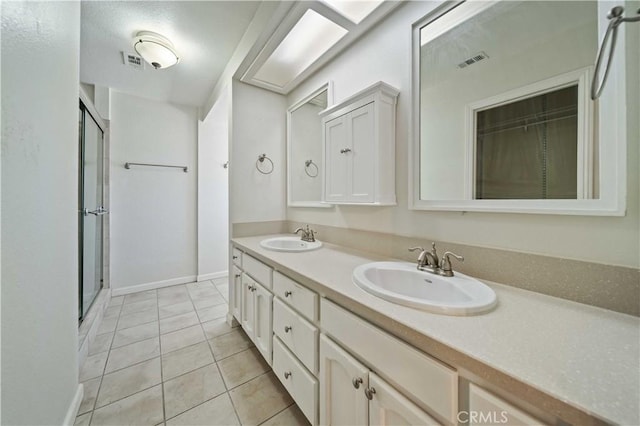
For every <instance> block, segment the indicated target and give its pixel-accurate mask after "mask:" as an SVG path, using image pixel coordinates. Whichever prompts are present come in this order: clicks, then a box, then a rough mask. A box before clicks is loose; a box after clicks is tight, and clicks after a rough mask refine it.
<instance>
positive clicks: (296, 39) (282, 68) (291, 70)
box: [255, 9, 348, 87]
mask: <svg viewBox="0 0 640 426" xmlns="http://www.w3.org/2000/svg"><path fill="white" fill-rule="evenodd" d="M347 32H348V31H347V30H346V29H344V28H342V27H341V26H340V25H338V24H336V23H335V22H333V21H331V20H329V19H327V18H325V17H324V16H322V15H320V14H319V13H317V12H316V11H314V10H312V9H309V10H307V11H306V12H305V13H304V15H302V17H301V18H300V19H299V20H298V22H297V23H296V24H295V25H294V27H293V28H291V31H289V33H288V34H287V36H286V37H285V38H284V40H282V42H281V43H280V44H279V45H278V47H277V48H276V49H275V50H274V51H273V53H272V54H271V55H270V56H269V57H268V58H267V60H266V61H265V62H264V64H263V65H262V67H260V69H259V70H258V72H257V73H256V74H255V78H256V79H258V80H262V81H265V82H268V83H271V84H275V85H277V86H280V87H284V86H285V85H286V84H287V83H289V82H290V81H292V80H293V79H294V78H296V77H297V76H298V75H299V74H300V73H302V72H303V71H304V70H305V69H307V67H309V65H311V64H312V63H314V62H315V61H316V60H317V59H318V58H319V57H320V56H322V54H323V53H325V52H326V51H327V50H329V49H330V48H331V46H333V45H334V44H336V43H337V42H338V40H340V39H341V38H342V37H344V36H345V34H347Z"/></svg>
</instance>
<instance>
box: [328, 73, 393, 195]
mask: <svg viewBox="0 0 640 426" xmlns="http://www.w3.org/2000/svg"><path fill="white" fill-rule="evenodd" d="M399 93H400V92H399V91H398V90H397V89H395V88H393V87H391V86H389V85H388V84H386V83H383V82H378V83H376V84H374V85H372V86H370V87H368V88H367V89H365V90H363V91H361V92H359V93H357V94H355V95H353V96H351V97H350V98H348V99H346V100H345V101H343V102H341V103H339V104H337V105H335V106H333V107H330V108H328V109H326V110H324V111H323V112H322V113H321V116H322V123H323V148H324V149H323V156H324V158H323V162H322V164H323V165H324V168H325V173H324V181H323V201H325V202H330V203H333V204H372V205H395V204H396V193H395V120H396V112H395V111H396V99H397V97H398V94H399Z"/></svg>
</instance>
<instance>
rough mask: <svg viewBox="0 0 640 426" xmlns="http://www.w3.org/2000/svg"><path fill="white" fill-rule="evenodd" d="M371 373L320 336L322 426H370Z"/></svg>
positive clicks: (324, 337) (335, 345)
mask: <svg viewBox="0 0 640 426" xmlns="http://www.w3.org/2000/svg"><path fill="white" fill-rule="evenodd" d="M368 373H369V370H368V369H367V368H366V367H365V366H364V365H362V364H360V363H359V362H358V361H356V359H355V358H353V357H352V356H351V355H349V354H348V353H347V352H345V351H344V350H343V349H342V348H340V347H339V346H338V345H337V344H335V343H334V342H333V341H331V340H329V338H327V337H326V336H325V335H324V334H322V335H320V377H319V379H320V424H321V425H327V426H329V425H335V426H337V425H350V426H360V425H366V424H368V421H369V416H368V411H369V407H368V400H367V398H366V397H365V396H364V390H365V389H366V388H367V387H368V386H369V380H368Z"/></svg>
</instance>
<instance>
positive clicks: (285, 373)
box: [284, 371, 291, 379]
mask: <svg viewBox="0 0 640 426" xmlns="http://www.w3.org/2000/svg"><path fill="white" fill-rule="evenodd" d="M289 377H291V371H285V372H284V378H285V379H288V378H289Z"/></svg>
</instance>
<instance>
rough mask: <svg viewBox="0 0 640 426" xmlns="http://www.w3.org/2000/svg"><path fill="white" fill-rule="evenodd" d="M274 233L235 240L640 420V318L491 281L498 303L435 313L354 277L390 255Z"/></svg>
mask: <svg viewBox="0 0 640 426" xmlns="http://www.w3.org/2000/svg"><path fill="white" fill-rule="evenodd" d="M268 237H273V235H270V236H264V235H263V236H258V237H245V238H235V239H233V242H234V243H235V244H236V245H238V246H240V247H241V248H244V249H245V250H248V251H249V252H253V254H254V255H257V256H258V257H262V258H264V259H263V260H267V261H268V262H269V263H272V264H274V266H276V267H277V265H280V266H282V267H283V268H285V269H288V270H290V271H292V272H294V273H297V274H300V275H302V276H304V277H306V278H307V279H309V280H311V281H313V282H314V283H315V284H317V285H319V286H320V287H324V288H326V289H328V290H330V291H333V292H336V293H339V294H340V295H342V296H344V297H345V298H347V299H350V300H351V301H352V302H353V303H354V304H359V305H364V306H367V307H368V308H369V309H373V310H375V311H377V312H378V313H380V314H382V315H384V316H385V317H387V318H389V319H390V320H392V321H395V322H397V323H399V324H402V325H404V326H406V327H408V328H410V329H411V330H414V331H415V332H417V333H419V334H421V335H424V336H427V337H429V338H431V339H433V340H435V341H438V342H440V343H443V344H444V345H446V346H448V347H450V348H451V349H453V350H455V351H458V352H460V353H462V354H465V355H467V356H469V357H471V358H473V359H475V360H478V361H480V362H481V363H483V364H484V365H486V366H488V367H491V368H494V369H496V370H498V371H500V372H503V373H504V374H506V375H508V376H510V377H513V378H514V379H516V380H518V381H520V382H522V383H525V384H526V385H528V386H531V387H533V388H536V389H538V390H540V391H542V392H544V393H546V394H548V395H550V396H552V397H554V398H556V399H559V400H561V401H563V402H565V403H566V404H568V405H571V406H573V407H576V408H578V409H579V410H581V411H584V412H586V413H589V414H590V415H593V416H595V417H598V418H600V419H603V420H605V421H607V422H611V423H618V424H623V425H640V318H637V317H634V316H630V315H625V314H620V313H617V312H613V311H608V310H605V309H601V308H596V307H592V306H588V305H584V304H580V303H576V302H571V301H568V300H564V299H559V298H555V297H551V296H546V295H543V294H539V293H534V292H530V291H526V290H521V289H518V288H515V287H510V286H506V285H501V284H496V283H492V282H487V281H483V282H485V283H487V284H488V285H489V286H490V287H492V288H493V289H494V290H495V292H496V294H497V295H498V306H497V307H496V308H495V309H494V310H493V311H491V312H489V313H486V314H482V315H477V316H468V317H457V316H446V315H439V314H432V313H428V312H423V311H420V310H417V309H412V308H407V307H403V306H399V305H395V304H393V303H390V302H387V301H385V300H382V299H379V298H377V297H375V296H373V295H371V294H369V293H367V292H365V291H364V290H362V289H360V288H359V287H357V286H356V285H355V284H353V282H352V277H351V274H352V271H353V269H354V268H355V267H356V266H359V265H362V264H365V263H369V262H373V261H380V260H389V259H385V258H382V257H380V256H376V255H374V254H369V253H362V252H356V251H354V250H351V249H347V248H344V247H340V246H336V245H332V244H327V243H325V244H324V246H323V247H322V248H321V249H318V250H315V251H310V252H304V253H284V252H275V251H270V250H266V249H264V248H262V247H260V244H259V243H260V241H261V240H263V239H265V238H268ZM249 254H251V253H249Z"/></svg>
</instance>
